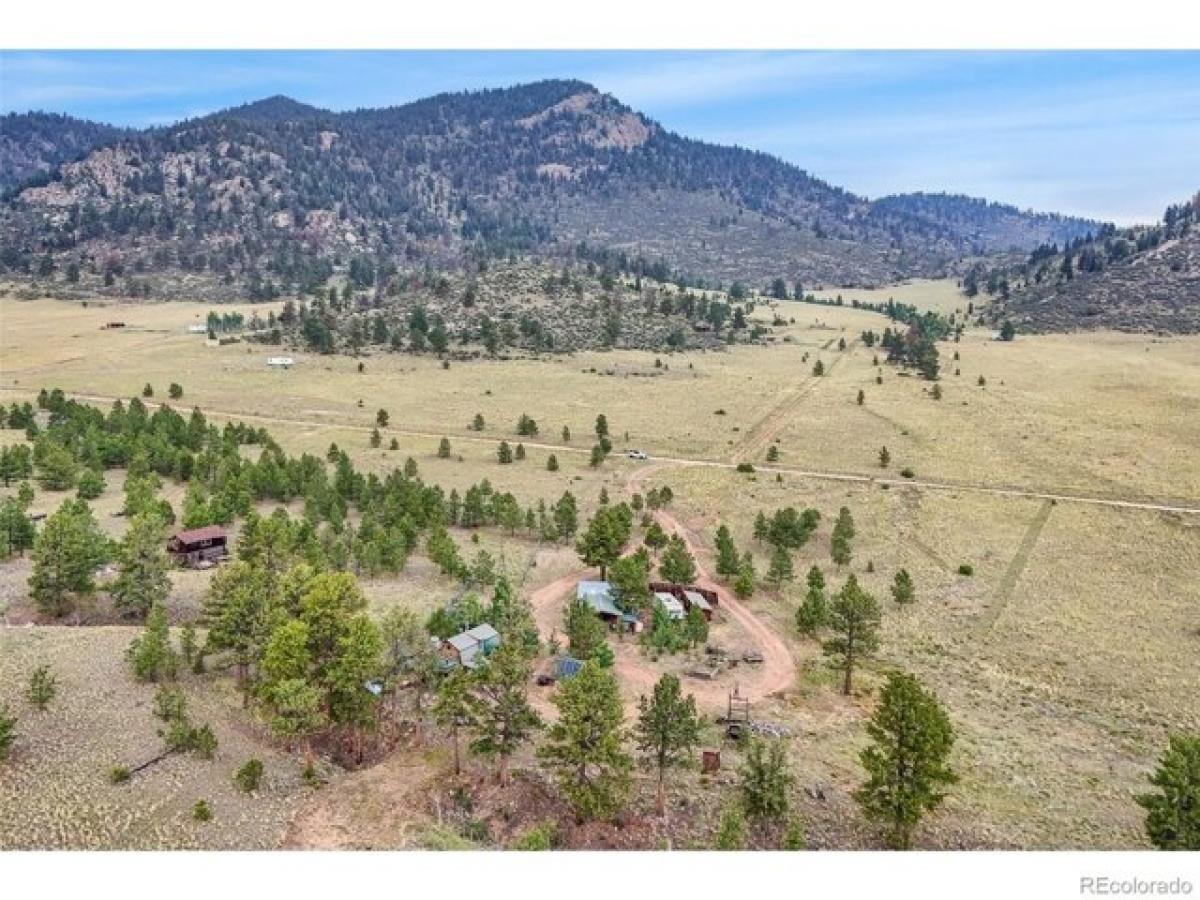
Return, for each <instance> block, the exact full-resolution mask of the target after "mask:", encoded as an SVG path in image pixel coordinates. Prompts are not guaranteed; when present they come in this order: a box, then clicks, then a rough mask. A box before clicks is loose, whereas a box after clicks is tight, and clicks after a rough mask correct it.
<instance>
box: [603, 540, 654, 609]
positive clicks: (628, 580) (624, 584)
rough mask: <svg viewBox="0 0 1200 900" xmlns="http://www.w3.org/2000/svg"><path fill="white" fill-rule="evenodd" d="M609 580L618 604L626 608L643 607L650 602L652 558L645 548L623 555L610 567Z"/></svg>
mask: <svg viewBox="0 0 1200 900" xmlns="http://www.w3.org/2000/svg"><path fill="white" fill-rule="evenodd" d="M608 580H609V583H610V584H611V585H612V588H613V593H614V594H615V595H616V597H615V599H616V601H617V604H618V605H619V606H620V607H621V608H622V609H625V610H629V611H631V612H632V611H634V610H637V609H641V608H643V607H645V606H646V605H648V604H649V602H650V558H649V556H648V555H647V553H646V551H645V550H639V551H638V552H637V553H631V554H630V555H628V556H622V557H621V558H620V559H618V560H615V561H614V562H613V564H612V565H611V566H609V569H608Z"/></svg>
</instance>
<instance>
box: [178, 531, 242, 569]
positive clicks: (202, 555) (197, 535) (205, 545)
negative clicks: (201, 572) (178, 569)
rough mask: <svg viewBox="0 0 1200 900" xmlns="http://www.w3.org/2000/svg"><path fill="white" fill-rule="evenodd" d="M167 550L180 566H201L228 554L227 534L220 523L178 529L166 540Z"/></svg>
mask: <svg viewBox="0 0 1200 900" xmlns="http://www.w3.org/2000/svg"><path fill="white" fill-rule="evenodd" d="M167 552H168V553H169V554H171V557H172V558H173V559H174V560H175V562H177V563H179V565H181V566H192V567H193V568H199V567H203V566H204V565H206V564H211V563H215V562H218V561H220V560H222V559H224V558H225V557H226V556H228V555H229V535H228V534H227V533H226V531H225V529H224V528H222V527H221V526H220V525H205V526H204V527H203V528H192V529H189V530H187V531H179V532H176V533H175V534H173V535H172V536H171V537H170V538H169V539H168V540H167Z"/></svg>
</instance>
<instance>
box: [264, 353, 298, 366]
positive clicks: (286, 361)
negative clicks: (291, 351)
mask: <svg viewBox="0 0 1200 900" xmlns="http://www.w3.org/2000/svg"><path fill="white" fill-rule="evenodd" d="M295 364H296V360H294V359H293V358H292V357H290V356H268V357H267V365H268V366H270V367H271V368H273V369H290V368H291V367H292V366H293V365H295Z"/></svg>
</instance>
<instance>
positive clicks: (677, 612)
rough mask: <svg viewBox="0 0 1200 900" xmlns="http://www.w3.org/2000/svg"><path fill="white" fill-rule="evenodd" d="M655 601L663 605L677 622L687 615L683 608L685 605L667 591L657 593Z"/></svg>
mask: <svg viewBox="0 0 1200 900" xmlns="http://www.w3.org/2000/svg"><path fill="white" fill-rule="evenodd" d="M654 599H655V600H657V601H658V602H659V603H660V604H662V608H663V609H665V610H666V611H667V615H668V616H669V617H670V618H671V619H674V620H675V621H678V620H679V619H682V618H683V617H684V616H686V615H687V610H686V609H684V608H683V603H681V602H680V601H679V600H677V599H676V598H675V597H674V596H673V595H672V594H668V593H667V592H666V591H655V593H654Z"/></svg>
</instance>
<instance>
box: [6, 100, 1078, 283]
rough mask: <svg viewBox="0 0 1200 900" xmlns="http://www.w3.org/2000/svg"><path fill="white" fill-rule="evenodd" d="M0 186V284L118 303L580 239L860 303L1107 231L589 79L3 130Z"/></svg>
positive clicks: (59, 119)
mask: <svg viewBox="0 0 1200 900" xmlns="http://www.w3.org/2000/svg"><path fill="white" fill-rule="evenodd" d="M0 187H2V188H3V189H4V190H5V191H6V200H5V203H4V205H3V209H0V236H2V238H3V248H2V250H3V252H2V253H0V266H3V267H4V268H5V269H7V270H9V271H10V272H13V271H18V272H25V273H30V274H33V275H36V274H37V272H38V271H45V270H51V271H52V272H63V271H66V270H68V269H69V268H70V267H71V266H72V264H74V266H76V267H77V268H79V269H80V270H81V271H82V272H83V273H84V274H85V275H86V274H87V273H96V272H99V271H100V270H104V271H106V272H111V273H113V274H112V275H110V276H106V278H105V280H106V281H108V282H110V287H111V288H112V289H114V290H119V289H120V284H119V282H120V280H121V279H122V278H123V277H126V276H127V275H128V273H130V272H137V273H143V274H144V273H183V274H186V275H188V276H190V277H194V278H198V277H201V276H203V277H207V278H211V279H212V280H213V281H214V282H216V283H219V284H223V285H225V286H226V287H227V288H228V289H229V290H231V291H233V290H236V289H237V287H238V286H239V285H244V284H246V283H247V281H248V280H250V279H263V278H269V279H271V280H272V281H273V282H274V283H276V284H278V285H281V286H284V287H288V288H291V287H295V286H305V285H310V284H314V283H320V282H322V281H323V279H324V278H325V277H326V276H327V274H328V271H329V268H330V266H331V265H334V264H345V263H346V261H347V260H348V259H350V258H352V257H354V256H359V255H366V256H370V257H371V258H373V259H375V260H392V261H395V263H396V264H397V265H398V266H400V267H401V268H404V267H411V266H414V265H421V264H424V263H426V262H429V263H432V264H435V265H449V266H453V265H461V264H463V263H464V262H466V261H470V260H473V259H476V258H481V257H487V256H489V255H508V254H511V253H518V254H525V253H534V254H539V255H547V256H554V255H556V254H557V255H563V254H566V253H567V252H568V251H569V250H570V249H571V248H572V247H573V246H577V245H578V243H579V242H586V243H587V244H588V245H590V246H591V247H593V248H602V249H608V250H617V251H622V252H624V253H625V254H627V255H628V256H630V257H633V258H637V257H643V258H644V259H645V260H646V261H648V262H658V263H665V264H666V265H667V266H668V267H670V268H671V269H672V270H673V271H675V272H677V273H680V274H683V275H686V276H688V277H690V278H691V279H692V280H701V279H702V280H704V281H705V282H706V283H708V284H715V283H718V282H720V283H724V284H729V283H731V282H733V281H734V280H741V281H744V282H748V283H751V284H755V285H758V284H761V283H764V282H765V281H766V280H768V279H772V278H775V277H784V278H787V279H788V280H789V282H792V281H796V280H799V281H801V282H803V283H804V284H805V285H820V284H828V285H847V286H849V285H864V284H877V283H882V282H886V281H890V280H894V279H897V278H903V277H909V276H923V275H939V274H943V273H946V272H948V271H951V270H953V267H955V266H956V264H957V261H958V260H960V259H962V258H963V257H969V256H980V255H986V254H993V253H999V252H1005V251H1020V252H1022V253H1025V252H1028V251H1030V250H1032V249H1033V248H1034V247H1037V246H1039V245H1041V244H1044V243H1065V242H1067V241H1070V240H1073V239H1076V238H1079V237H1081V236H1084V235H1086V234H1088V233H1091V232H1095V231H1097V230H1098V229H1099V228H1100V223H1097V222H1092V221H1088V220H1084V219H1078V218H1071V217H1067V216H1059V215H1054V214H1044V213H1030V212H1023V211H1020V210H1018V209H1016V208H1014V207H1011V206H1003V205H1000V204H995V203H988V202H986V201H983V200H976V199H971V198H967V197H961V196H952V195H945V194H912V195H901V196H894V197H885V198H883V199H879V200H875V201H870V200H867V199H866V198H863V197H859V196H856V195H855V194H852V193H850V192H848V191H846V190H843V189H841V188H838V187H835V186H833V185H830V184H827V183H826V182H824V181H821V180H820V179H818V178H815V177H813V176H812V175H809V174H808V173H806V172H805V171H803V170H801V169H799V168H797V167H796V166H794V165H791V164H789V163H786V162H783V161H782V160H779V159H777V158H775V157H773V156H769V155H767V154H765V153H757V152H754V151H751V150H746V149H742V148H737V147H724V146H717V145H714V144H708V143H704V142H701V141H695V140H689V139H688V138H685V137H682V136H680V135H677V134H673V133H671V132H669V131H667V130H666V129H664V128H663V127H662V126H661V125H659V124H658V123H656V122H654V121H652V120H650V119H648V118H647V117H645V116H643V115H641V114H640V113H637V112H635V111H634V110H632V109H630V108H629V107H627V106H625V105H623V104H622V103H620V102H619V101H618V100H616V99H614V98H613V97H611V96H608V95H605V94H602V93H600V92H599V91H597V90H596V89H595V88H593V87H592V86H590V85H588V84H585V83H583V82H578V81H543V82H538V83H534V84H527V85H521V86H518V87H512V88H507V89H503V90H485V91H477V92H469V93H458V94H443V95H439V96H436V97H430V98H428V99H425V100H420V101H417V102H414V103H409V104H406V105H404V106H398V107H393V108H388V109H360V110H354V111H352V112H343V113H334V112H329V111H327V110H322V109H317V108H315V107H312V106H307V105H305V104H303V103H299V102H297V101H295V100H292V99H290V98H287V97H270V98H268V99H265V100H260V101H258V102H256V103H250V104H247V105H245V106H240V107H237V108H234V109H229V110H224V111H222V112H218V113H214V114H212V115H209V116H205V117H203V118H198V119H192V120H189V121H184V122H180V123H178V124H175V125H171V126H167V127H161V128H152V129H147V130H141V131H134V130H123V129H117V128H113V127H110V126H106V125H99V124H95V123H90V122H83V121H80V120H78V119H72V118H70V117H67V116H59V115H49V114H45V113H28V114H25V115H8V116H6V117H5V118H4V119H3V137H2V138H0ZM47 253H49V254H50V256H51V260H50V261H49V262H47V261H46V254H47Z"/></svg>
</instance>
